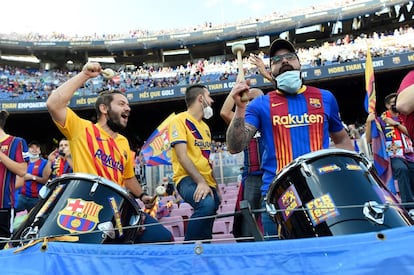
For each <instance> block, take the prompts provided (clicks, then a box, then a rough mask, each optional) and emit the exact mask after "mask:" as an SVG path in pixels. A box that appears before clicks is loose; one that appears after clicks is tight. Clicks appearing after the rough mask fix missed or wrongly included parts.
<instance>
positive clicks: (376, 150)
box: [371, 118, 396, 194]
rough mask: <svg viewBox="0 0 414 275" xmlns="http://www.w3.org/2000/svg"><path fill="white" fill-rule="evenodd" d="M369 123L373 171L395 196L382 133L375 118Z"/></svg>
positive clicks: (388, 158) (389, 162) (389, 163)
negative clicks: (375, 171)
mask: <svg viewBox="0 0 414 275" xmlns="http://www.w3.org/2000/svg"><path fill="white" fill-rule="evenodd" d="M371 123H372V124H371V140H372V145H371V146H372V154H373V157H374V166H375V169H376V170H377V172H378V175H379V177H380V178H381V180H382V181H383V183H384V184H385V185H386V186H387V188H388V189H389V190H390V191H392V192H393V193H394V194H395V193H396V189H395V186H394V178H393V176H392V169H391V160H390V157H389V156H388V153H387V148H386V146H385V136H384V133H383V131H382V128H381V125H380V124H379V121H378V119H377V118H376V119H375V120H373V121H372V122H371Z"/></svg>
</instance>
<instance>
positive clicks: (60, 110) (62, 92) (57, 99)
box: [46, 63, 102, 126]
mask: <svg viewBox="0 0 414 275" xmlns="http://www.w3.org/2000/svg"><path fill="white" fill-rule="evenodd" d="M101 70H102V68H101V65H100V64H99V63H87V64H85V66H83V69H82V71H81V72H80V73H78V74H77V75H75V76H74V77H72V78H71V79H69V80H68V81H66V82H65V83H63V84H62V85H61V86H59V87H58V88H57V89H56V90H55V91H53V92H52V94H51V95H50V96H49V98H48V99H47V102H46V106H47V109H48V110H49V113H50V115H51V116H52V119H53V120H54V121H56V122H57V123H59V124H60V125H62V126H63V125H64V123H65V120H66V105H67V104H68V102H69V101H70V99H71V98H72V96H73V94H74V93H75V92H76V91H77V90H78V89H79V88H80V87H82V86H83V85H84V83H85V82H86V81H87V80H88V79H90V78H94V77H96V76H98V75H99V74H100V72H101Z"/></svg>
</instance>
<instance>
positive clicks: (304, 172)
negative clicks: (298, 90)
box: [266, 149, 414, 239]
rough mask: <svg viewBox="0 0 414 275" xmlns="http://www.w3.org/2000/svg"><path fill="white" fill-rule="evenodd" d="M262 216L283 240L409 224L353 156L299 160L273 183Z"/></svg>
mask: <svg viewBox="0 0 414 275" xmlns="http://www.w3.org/2000/svg"><path fill="white" fill-rule="evenodd" d="M266 199H267V211H268V213H269V214H270V215H271V217H272V218H273V220H274V221H275V222H276V224H277V225H276V226H278V227H279V228H278V229H279V232H280V237H281V238H282V239H296V238H307V237H320V236H336V235H345V234H354V233H363V232H377V231H380V230H384V229H389V228H395V227H400V226H410V225H413V223H414V221H413V220H412V219H411V217H410V216H409V215H408V213H407V211H406V210H405V209H403V208H402V207H400V206H398V201H397V200H396V198H395V197H394V195H393V194H392V193H391V192H390V191H389V190H388V189H387V188H386V187H385V186H384V184H383V183H382V181H381V180H380V179H379V177H378V175H377V173H376V172H375V168H374V167H373V164H372V163H371V162H370V161H369V160H368V159H367V158H366V157H364V156H363V155H361V154H357V153H355V152H351V151H347V150H340V149H326V150H321V151H317V152H313V153H309V154H306V155H303V156H301V157H299V158H297V159H295V160H294V161H293V162H291V163H290V164H289V165H288V166H286V167H285V168H284V169H283V170H282V171H281V172H280V173H279V175H278V176H277V177H276V178H275V179H274V180H273V182H272V184H271V186H270V188H269V191H268V193H267V198H266Z"/></svg>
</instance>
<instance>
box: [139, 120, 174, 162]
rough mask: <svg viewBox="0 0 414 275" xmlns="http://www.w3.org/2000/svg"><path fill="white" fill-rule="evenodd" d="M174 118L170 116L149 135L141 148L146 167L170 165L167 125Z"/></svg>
mask: <svg viewBox="0 0 414 275" xmlns="http://www.w3.org/2000/svg"><path fill="white" fill-rule="evenodd" d="M174 116H175V113H172V114H170V115H169V116H168V117H167V118H166V119H165V120H164V121H163V122H162V123H161V124H160V125H159V126H158V127H157V129H155V131H154V132H153V133H152V134H151V136H150V137H149V138H148V140H147V141H146V142H145V144H144V145H143V146H142V148H141V153H142V155H143V157H144V160H145V164H146V165H147V166H157V165H171V145H170V136H169V133H168V124H169V123H170V121H171V120H172V119H173V117H174Z"/></svg>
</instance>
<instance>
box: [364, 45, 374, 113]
mask: <svg viewBox="0 0 414 275" xmlns="http://www.w3.org/2000/svg"><path fill="white" fill-rule="evenodd" d="M365 91H366V92H367V94H366V96H365V110H366V111H367V113H368V114H369V113H375V105H376V103H377V98H376V92H375V79H374V67H373V66H372V58H371V50H370V48H368V50H367V59H366V61H365Z"/></svg>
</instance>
